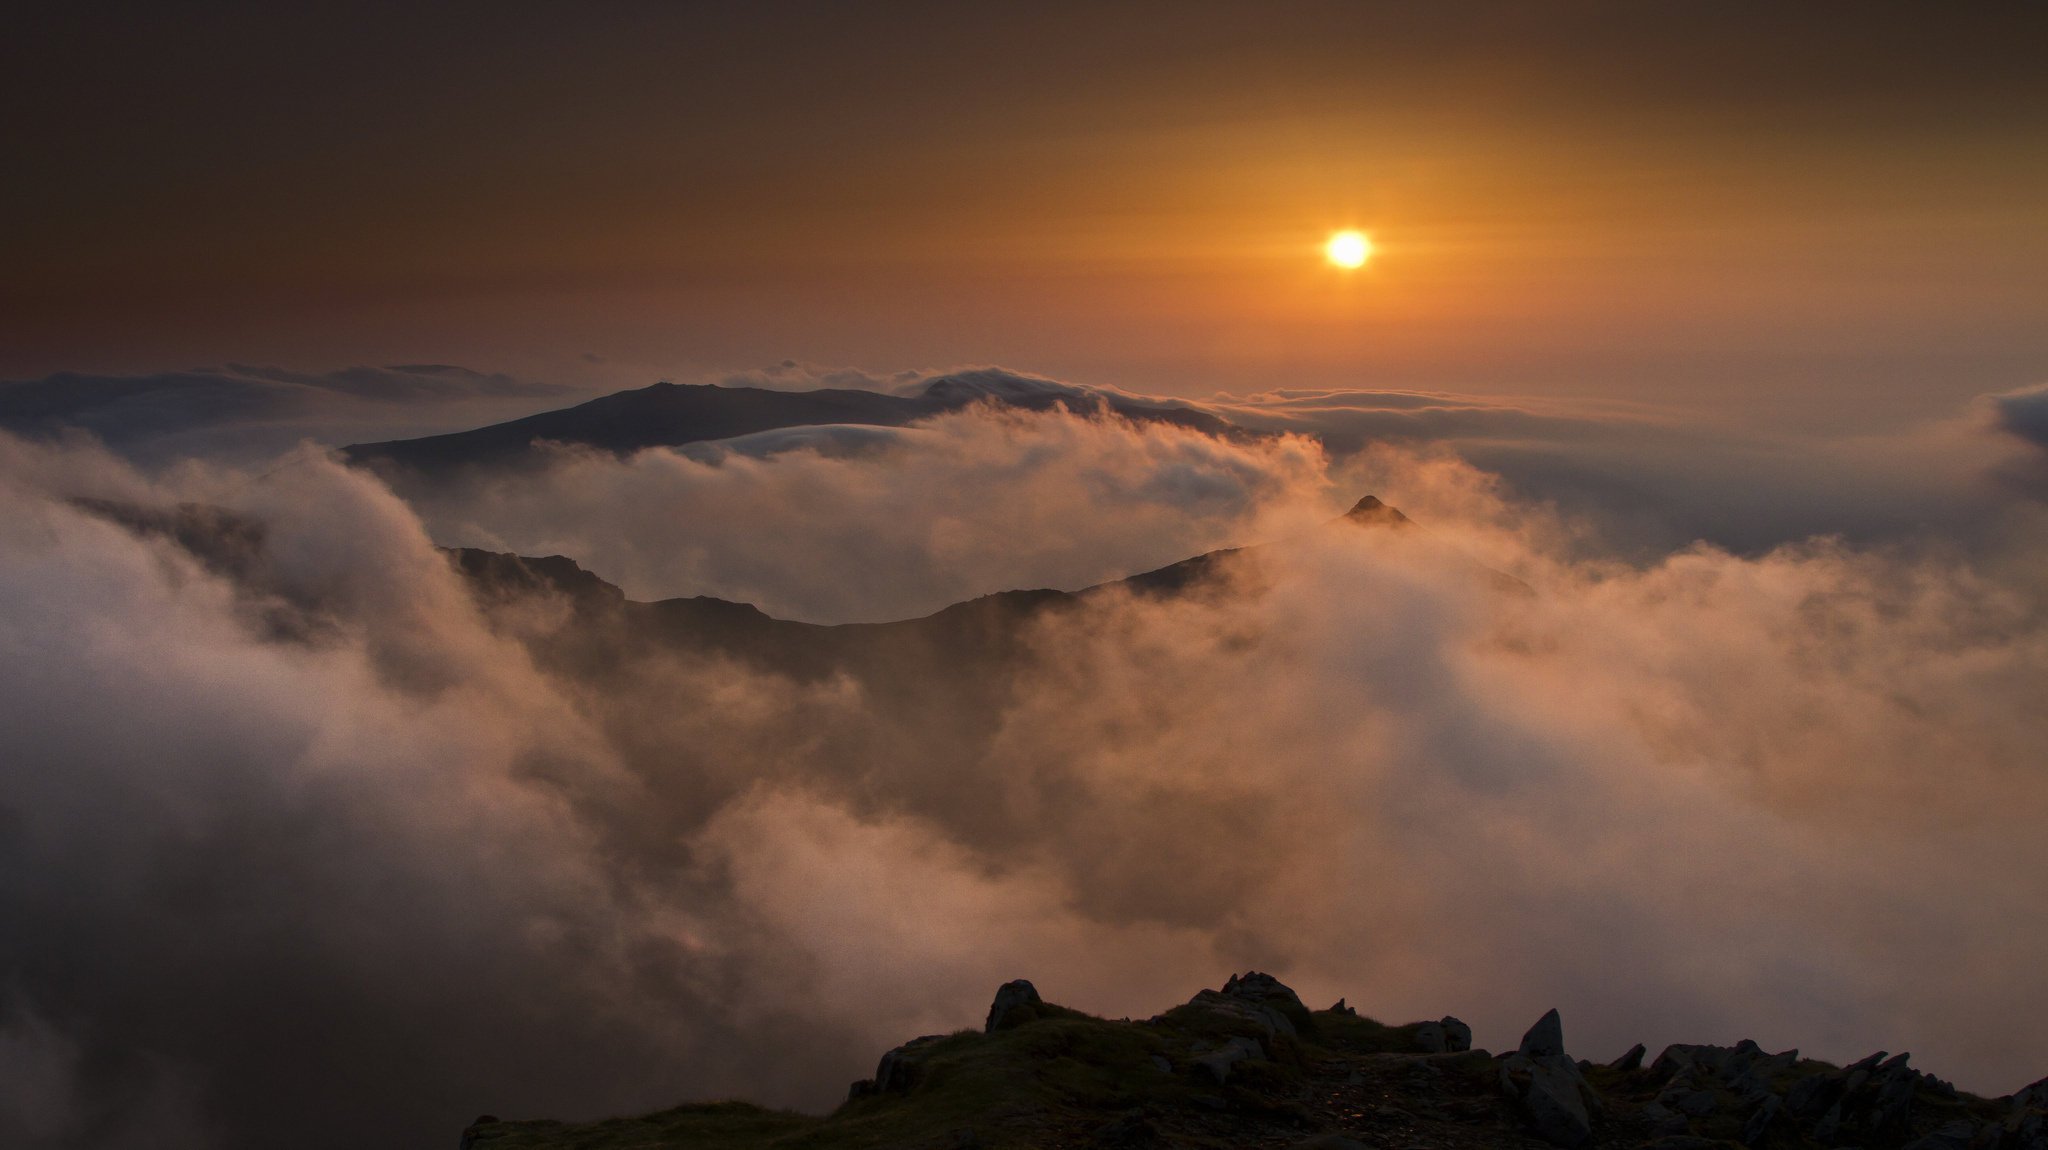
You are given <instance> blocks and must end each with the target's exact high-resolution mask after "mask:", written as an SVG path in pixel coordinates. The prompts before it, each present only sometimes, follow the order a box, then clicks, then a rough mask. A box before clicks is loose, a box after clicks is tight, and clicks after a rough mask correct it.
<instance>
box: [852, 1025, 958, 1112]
mask: <svg viewBox="0 0 2048 1150" xmlns="http://www.w3.org/2000/svg"><path fill="white" fill-rule="evenodd" d="M945 1037H946V1036H945V1035H943V1034H927V1035H924V1036H922V1037H920V1038H913V1039H911V1040H910V1041H909V1042H906V1043H904V1044H903V1045H901V1046H899V1047H897V1048H895V1049H894V1050H891V1051H889V1052H888V1053H886V1054H884V1055H882V1060H881V1062H879V1063H877V1064H876V1066H875V1076H874V1077H873V1078H863V1079H861V1080H860V1081H858V1082H856V1083H854V1084H853V1085H852V1086H850V1087H848V1088H847V1091H846V1099H847V1101H849V1102H851V1101H853V1100H854V1099H856V1098H869V1097H872V1096H874V1095H877V1094H908V1093H910V1090H911V1088H912V1087H914V1086H916V1085H917V1084H918V1082H919V1080H921V1079H922V1078H923V1077H924V1065H923V1062H924V1059H923V1055H924V1052H925V1051H926V1050H927V1049H928V1048H930V1047H931V1046H932V1045H933V1044H934V1043H938V1042H943V1041H944V1040H945Z"/></svg>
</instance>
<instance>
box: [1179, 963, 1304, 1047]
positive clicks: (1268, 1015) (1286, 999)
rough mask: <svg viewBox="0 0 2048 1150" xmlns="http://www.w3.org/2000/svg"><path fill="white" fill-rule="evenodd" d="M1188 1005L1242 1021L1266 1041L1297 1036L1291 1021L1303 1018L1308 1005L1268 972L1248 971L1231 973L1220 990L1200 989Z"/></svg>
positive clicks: (1298, 1034) (1296, 1029)
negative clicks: (1303, 1003)
mask: <svg viewBox="0 0 2048 1150" xmlns="http://www.w3.org/2000/svg"><path fill="white" fill-rule="evenodd" d="M1188 1005H1190V1006H1197V1007H1201V1008H1202V1009H1205V1010H1209V1011H1213V1012H1215V1013H1217V1014H1221V1015H1225V1016H1227V1017H1231V1018H1236V1019H1239V1020H1242V1021H1244V1022H1246V1023H1248V1024H1250V1025H1251V1026H1253V1027H1255V1028H1257V1029H1258V1030H1259V1031H1260V1032H1261V1033H1262V1034H1264V1035H1265V1037H1266V1038H1267V1039H1268V1040H1271V1039H1274V1038H1279V1037H1286V1038H1297V1037H1299V1036H1300V1034H1301V1031H1300V1029H1299V1027H1297V1026H1296V1025H1295V1020H1296V1019H1300V1020H1302V1021H1304V1022H1306V1021H1307V1019H1308V1017H1309V1014H1308V1008H1307V1007H1305V1006H1303V1005H1302V1004H1301V999H1300V997H1299V996H1297V995H1296V994H1295V993H1294V991H1293V990H1291V989H1289V988H1288V987H1287V985H1286V984H1285V983H1283V982H1281V981H1280V980H1279V979H1277V978H1274V977H1273V976H1272V975H1270V974H1261V973H1259V972H1258V971H1251V972H1249V973H1246V974H1242V975H1237V974H1233V975H1231V976H1230V978H1229V980H1228V981H1226V982H1225V983H1224V984H1223V989H1222V990H1220V991H1216V990H1204V991H1202V992H1201V993H1199V994H1197V995H1195V996H1194V997H1193V998H1191V999H1189V1000H1188Z"/></svg>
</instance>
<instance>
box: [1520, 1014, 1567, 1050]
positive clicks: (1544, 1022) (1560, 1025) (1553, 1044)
mask: <svg viewBox="0 0 2048 1150" xmlns="http://www.w3.org/2000/svg"><path fill="white" fill-rule="evenodd" d="M1519 1049H1520V1050H1521V1052H1522V1053H1523V1054H1526V1055H1528V1056H1529V1057H1531V1058H1544V1057H1547V1056H1549V1055H1552V1054H1563V1053H1564V1020H1563V1019H1561V1018H1559V1017H1558V1016H1557V1010H1556V1008H1555V1007H1553V1008H1552V1009H1551V1011H1550V1013H1548V1014H1545V1015H1544V1016H1543V1017H1541V1018H1539V1019H1537V1020H1536V1025H1534V1026H1532V1027H1530V1028H1529V1031H1528V1033H1526V1034H1524V1035H1522V1045H1521V1046H1520V1047H1519Z"/></svg>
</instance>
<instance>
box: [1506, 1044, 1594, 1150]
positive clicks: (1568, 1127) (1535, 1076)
mask: <svg viewBox="0 0 2048 1150" xmlns="http://www.w3.org/2000/svg"><path fill="white" fill-rule="evenodd" d="M1584 1089H1585V1083H1584V1082H1583V1081H1582V1080H1581V1079H1580V1078H1579V1074H1578V1068H1577V1067H1576V1066H1573V1065H1571V1064H1570V1063H1569V1062H1566V1061H1563V1060H1561V1059H1544V1060H1542V1061H1539V1062H1537V1063H1536V1064H1535V1066H1534V1069H1532V1070H1531V1071H1530V1074H1529V1085H1528V1087H1527V1088H1526V1089H1525V1090H1524V1091H1523V1093H1522V1109H1523V1113H1524V1115H1525V1117H1526V1118H1527V1120H1528V1124H1529V1131H1530V1133H1532V1134H1534V1135H1536V1136H1537V1137H1538V1138H1541V1139H1543V1140H1544V1141H1545V1142H1548V1143H1550V1144H1551V1145H1553V1146H1566V1147H1572V1146H1583V1145H1585V1143H1586V1140H1587V1139H1589V1138H1591V1137H1592V1136H1593V1118H1592V1115H1591V1114H1589V1113H1588V1112H1587V1110H1586V1099H1585V1095H1584V1093H1583V1091H1584Z"/></svg>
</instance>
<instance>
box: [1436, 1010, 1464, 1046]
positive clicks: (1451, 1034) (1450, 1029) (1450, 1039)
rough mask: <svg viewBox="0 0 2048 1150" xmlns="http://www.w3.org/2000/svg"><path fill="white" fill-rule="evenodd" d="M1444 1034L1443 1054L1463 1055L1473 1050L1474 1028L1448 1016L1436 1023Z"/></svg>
mask: <svg viewBox="0 0 2048 1150" xmlns="http://www.w3.org/2000/svg"><path fill="white" fill-rule="evenodd" d="M1436 1024H1437V1025H1438V1026H1439V1027H1441V1028H1442V1029H1443V1032H1444V1048H1443V1050H1441V1051H1439V1052H1437V1053H1442V1054H1463V1053H1465V1052H1466V1051H1467V1050H1470V1049H1472V1028H1471V1027H1469V1026H1467V1025H1465V1024H1464V1023H1462V1022H1460V1021H1458V1020H1457V1019H1456V1018H1453V1017H1451V1016H1450V1015H1448V1014H1446V1015H1444V1016H1443V1017H1442V1018H1440V1019H1438V1020H1437V1023H1436Z"/></svg>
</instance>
